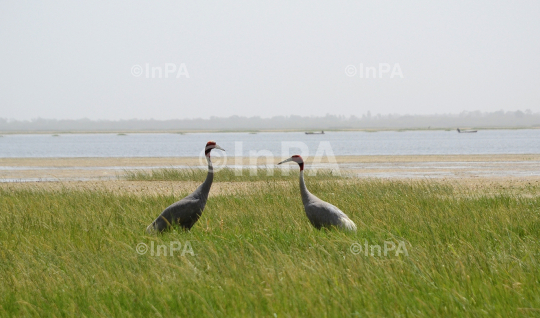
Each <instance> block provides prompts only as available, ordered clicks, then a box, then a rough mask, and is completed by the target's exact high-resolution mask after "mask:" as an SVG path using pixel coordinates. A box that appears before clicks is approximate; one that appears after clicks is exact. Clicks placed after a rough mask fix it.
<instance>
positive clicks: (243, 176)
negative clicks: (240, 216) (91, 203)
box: [118, 167, 348, 182]
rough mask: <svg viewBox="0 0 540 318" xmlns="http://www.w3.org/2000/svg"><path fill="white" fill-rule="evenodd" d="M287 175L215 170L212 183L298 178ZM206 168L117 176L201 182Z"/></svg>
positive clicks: (320, 175) (332, 175) (326, 174)
mask: <svg viewBox="0 0 540 318" xmlns="http://www.w3.org/2000/svg"><path fill="white" fill-rule="evenodd" d="M292 168H296V169H291V170H290V172H289V175H284V174H283V173H282V170H281V169H273V175H269V173H268V170H267V169H261V168H257V169H253V170H251V169H249V168H243V169H241V170H240V169H239V170H235V169H231V168H223V169H216V172H215V174H214V182H245V181H279V180H281V181H283V180H286V181H289V180H291V179H295V178H296V179H297V178H298V176H299V170H298V168H297V167H292ZM207 173H208V172H207V168H204V169H197V168H191V169H176V168H161V169H152V170H150V171H147V170H125V171H124V172H123V174H122V175H119V176H118V179H120V180H128V181H190V180H201V182H202V181H204V179H205V178H206V174H207ZM306 175H307V176H308V177H309V178H310V179H311V180H329V179H340V178H345V177H347V176H348V174H347V172H342V173H341V174H340V175H336V172H335V171H332V170H318V171H317V172H316V174H315V175H314V176H311V175H310V172H306ZM306 178H307V177H306Z"/></svg>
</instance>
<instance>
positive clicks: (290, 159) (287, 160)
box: [278, 157, 292, 165]
mask: <svg viewBox="0 0 540 318" xmlns="http://www.w3.org/2000/svg"><path fill="white" fill-rule="evenodd" d="M289 161H292V157H290V158H289V159H286V160H283V161H282V162H280V163H278V165H280V164H282V163H285V162H289Z"/></svg>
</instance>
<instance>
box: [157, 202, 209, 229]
mask: <svg viewBox="0 0 540 318" xmlns="http://www.w3.org/2000/svg"><path fill="white" fill-rule="evenodd" d="M203 209H204V206H201V200H200V199H197V198H193V197H191V196H188V197H185V198H183V199H182V200H180V201H178V202H175V203H173V204H171V205H170V206H169V207H167V208H166V209H165V210H163V212H161V214H160V215H159V216H158V217H157V219H156V220H155V221H154V222H152V224H150V225H149V226H148V228H147V231H148V232H151V231H158V232H161V231H163V230H165V229H166V228H167V227H169V226H172V225H173V224H179V225H180V226H182V227H184V228H187V229H190V228H191V227H192V226H193V225H194V224H195V222H197V220H198V219H199V217H200V216H201V214H202V210H203Z"/></svg>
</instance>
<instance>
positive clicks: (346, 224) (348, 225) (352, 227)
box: [341, 218, 356, 232]
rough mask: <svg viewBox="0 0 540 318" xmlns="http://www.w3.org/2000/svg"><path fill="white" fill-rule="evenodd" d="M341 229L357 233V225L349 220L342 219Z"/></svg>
mask: <svg viewBox="0 0 540 318" xmlns="http://www.w3.org/2000/svg"><path fill="white" fill-rule="evenodd" d="M341 228H343V229H344V230H347V231H353V232H355V231H356V224H354V222H353V221H351V220H350V219H348V218H343V219H341Z"/></svg>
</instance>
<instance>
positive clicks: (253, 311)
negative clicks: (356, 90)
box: [0, 177, 540, 317]
mask: <svg viewBox="0 0 540 318" xmlns="http://www.w3.org/2000/svg"><path fill="white" fill-rule="evenodd" d="M291 178H292V177H289V180H288V181H287V182H270V181H269V182H267V183H265V186H264V187H263V188H261V190H260V191H259V192H256V193H252V192H250V193H249V194H246V193H243V192H242V191H239V192H237V193H236V194H234V195H216V196H211V198H210V200H209V201H208V204H207V206H206V209H205V211H204V213H203V216H202V217H201V219H200V220H199V222H198V223H197V224H196V225H195V226H194V228H193V229H192V230H191V231H190V232H185V231H181V230H178V229H177V230H173V231H171V232H168V233H165V234H162V235H158V236H148V235H147V234H146V233H145V231H144V230H145V227H146V226H147V225H148V224H149V223H150V222H151V221H152V220H153V219H154V218H155V217H156V216H157V215H158V214H159V213H160V212H161V210H162V209H163V208H165V207H166V206H168V205H169V204H171V203H173V202H174V201H176V200H178V199H179V198H181V197H183V196H184V195H186V194H187V193H175V194H170V195H154V196H150V195H149V196H144V195H143V196H140V195H128V194H126V195H123V194H122V195H119V194H114V193H112V192H107V191H88V190H85V191H78V190H68V189H62V190H57V191H38V190H28V189H14V188H2V189H0V211H2V213H1V214H0V229H1V231H0V244H1V245H0V256H1V257H0V280H1V282H2V284H0V315H1V316H83V315H84V316H122V317H129V316H144V317H147V316H164V317H165V316H174V317H186V316H212V317H231V316H232V317H234V316H244V317H245V316H261V317H262V316H265V317H269V316H270V317H271V316H274V314H275V315H277V317H300V316H311V317H325V316H327V317H351V316H362V317H385V316H406V317H434V316H447V317H451V316H486V317H515V316H535V315H536V316H537V315H539V314H540V312H539V311H538V309H539V308H540V293H538V286H539V284H540V266H539V265H540V264H539V254H540V248H539V243H538V242H539V238H540V237H539V236H540V235H539V233H540V200H539V198H538V197H537V196H536V197H518V196H514V195H509V194H507V193H506V192H504V190H501V191H500V192H498V193H495V194H491V195H489V196H486V195H483V194H482V193H470V194H469V196H467V197H464V196H463V195H460V196H455V190H454V188H453V187H450V186H445V185H444V184H441V183H430V182H424V181H419V182H387V181H377V180H357V179H354V180H347V182H342V180H339V179H328V180H324V181H323V180H316V179H308V180H307V183H308V187H309V188H310V190H311V192H313V193H314V194H316V195H318V196H319V197H321V198H322V199H325V200H328V201H329V202H331V203H334V204H335V205H337V206H339V207H340V208H341V209H342V210H343V211H345V212H346V213H347V214H348V215H349V216H350V217H351V219H352V220H353V221H354V222H356V223H357V225H358V231H357V232H356V233H347V232H340V231H335V230H323V231H318V230H315V229H314V228H313V227H312V226H311V225H310V224H309V223H308V221H307V218H306V217H305V215H304V212H303V210H302V204H301V200H300V196H299V190H298V184H297V180H296V179H291ZM233 185H234V184H231V186H233ZM176 241H178V242H180V243H181V244H183V245H185V243H186V242H187V241H189V242H190V244H191V246H192V249H193V251H194V253H195V255H194V256H193V255H190V254H186V255H184V256H181V253H180V252H176V253H175V254H174V255H173V256H163V255H161V256H152V255H150V252H148V253H147V254H144V255H139V254H138V253H137V252H136V251H135V248H136V246H137V244H139V243H145V244H148V245H150V244H151V242H154V244H155V245H156V246H157V245H160V244H163V245H167V246H169V244H170V242H176ZM385 241H393V242H396V243H397V242H400V241H403V242H405V244H406V247H407V252H408V256H405V255H403V254H400V255H398V256H395V255H394V254H392V252H390V254H389V255H387V256H384V255H382V256H379V255H374V256H371V255H369V256H365V255H364V253H361V254H359V255H355V254H353V253H351V251H350V246H351V244H353V243H360V244H364V242H368V243H369V245H376V244H378V245H381V246H382V245H383V244H384V242H385Z"/></svg>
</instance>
